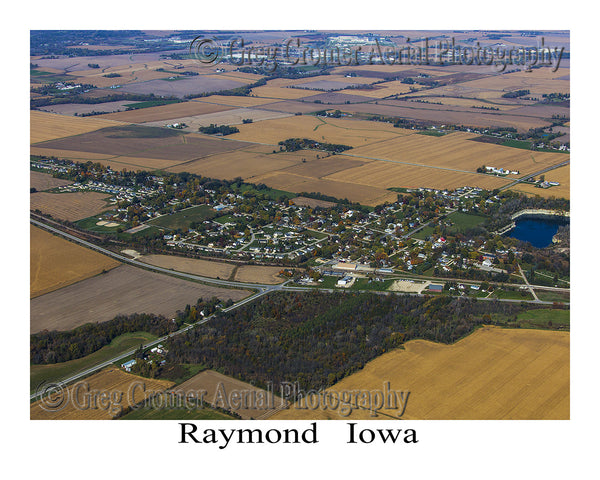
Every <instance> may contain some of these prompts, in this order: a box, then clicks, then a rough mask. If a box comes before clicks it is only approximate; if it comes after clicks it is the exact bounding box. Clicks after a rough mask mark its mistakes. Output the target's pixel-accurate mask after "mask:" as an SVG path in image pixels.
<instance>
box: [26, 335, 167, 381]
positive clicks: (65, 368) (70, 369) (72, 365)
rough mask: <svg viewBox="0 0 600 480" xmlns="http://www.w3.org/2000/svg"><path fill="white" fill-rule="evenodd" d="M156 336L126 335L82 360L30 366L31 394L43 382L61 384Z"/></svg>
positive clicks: (154, 338) (120, 336)
mask: <svg viewBox="0 0 600 480" xmlns="http://www.w3.org/2000/svg"><path fill="white" fill-rule="evenodd" d="M156 338H157V337H156V336H155V335H152V334H150V333H148V332H132V333H124V334H122V335H119V336H118V337H116V338H114V339H113V340H112V342H110V343H109V344H108V345H105V346H104V347H102V348H101V349H100V350H97V351H95V352H94V353H91V354H90V355H87V356H85V357H82V358H77V359H75V360H69V361H67V362H60V363H50V364H43V365H42V364H39V365H30V366H29V388H30V391H31V392H35V391H36V389H37V388H38V387H39V386H40V385H41V384H42V382H59V381H61V380H64V379H66V378H69V377H70V376H72V375H75V374H77V373H79V372H83V371H85V370H87V369H88V368H92V367H94V366H95V365H99V364H101V363H103V362H106V361H107V360H110V359H111V358H114V357H116V356H117V355H120V354H122V353H124V352H127V351H128V350H132V349H135V348H138V347H139V346H140V344H146V343H148V342H150V341H152V340H156Z"/></svg>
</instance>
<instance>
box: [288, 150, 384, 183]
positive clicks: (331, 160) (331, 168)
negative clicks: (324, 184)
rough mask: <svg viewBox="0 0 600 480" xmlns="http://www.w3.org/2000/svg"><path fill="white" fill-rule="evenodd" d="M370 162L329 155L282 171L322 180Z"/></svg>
mask: <svg viewBox="0 0 600 480" xmlns="http://www.w3.org/2000/svg"><path fill="white" fill-rule="evenodd" d="M371 161H372V160H363V159H357V158H352V157H348V156H346V155H331V156H329V157H325V158H318V159H317V158H315V159H312V160H311V159H307V161H306V162H303V163H300V164H298V165H294V166H292V167H289V168H286V169H284V170H283V173H293V174H296V175H303V176H307V177H314V178H323V177H325V176H327V175H331V174H333V173H335V172H339V171H343V170H347V169H349V168H356V167H360V166H362V165H364V164H365V163H370V162H371Z"/></svg>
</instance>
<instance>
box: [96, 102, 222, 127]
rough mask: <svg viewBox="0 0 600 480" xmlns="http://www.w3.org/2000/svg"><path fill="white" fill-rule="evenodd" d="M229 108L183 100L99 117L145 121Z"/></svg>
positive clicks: (133, 121)
mask: <svg viewBox="0 0 600 480" xmlns="http://www.w3.org/2000/svg"><path fill="white" fill-rule="evenodd" d="M229 109H230V107H227V106H222V105H214V104H208V103H200V102H182V103H172V104H170V105H160V106H158V107H148V108H140V109H138V110H130V111H128V112H119V113H109V114H107V115H99V116H98V117H99V118H105V119H109V120H119V121H121V122H131V123H145V122H157V121H161V120H171V119H172V118H178V117H186V116H191V115H204V114H206V113H215V112H222V111H225V110H229Z"/></svg>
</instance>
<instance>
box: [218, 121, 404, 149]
mask: <svg viewBox="0 0 600 480" xmlns="http://www.w3.org/2000/svg"><path fill="white" fill-rule="evenodd" d="M238 128H239V130H240V131H239V133H234V134H233V135H229V138H232V139H234V140H247V141H250V142H260V143H268V144H271V145H276V144H277V143H278V142H280V141H282V140H286V139H288V138H309V139H312V140H316V141H323V142H327V143H337V144H343V145H350V146H352V147H359V146H363V145H370V144H372V143H375V142H379V141H381V140H388V139H391V138H395V137H398V136H403V135H408V134H409V133H412V131H410V130H403V129H401V128H394V126H393V125H391V124H389V123H382V122H370V121H366V120H348V119H338V118H335V119H334V118H328V119H327V120H325V119H321V118H317V117H313V116H308V115H301V116H293V117H288V118H283V119H278V120H265V121H262V122H257V123H249V124H246V125H239V126H238Z"/></svg>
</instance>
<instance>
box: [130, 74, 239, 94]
mask: <svg viewBox="0 0 600 480" xmlns="http://www.w3.org/2000/svg"><path fill="white" fill-rule="evenodd" d="M246 83H248V82H247V81H244V80H242V79H239V78H237V79H235V80H234V79H233V78H226V77H218V76H213V75H210V76H209V75H199V76H197V77H190V78H181V79H177V80H169V79H157V80H148V81H143V82H136V83H129V84H127V85H123V86H122V87H121V88H119V91H122V92H126V93H138V94H145V95H149V94H151V93H153V94H154V95H157V96H164V97H178V98H183V97H184V96H186V95H198V94H202V93H210V92H215V93H216V92H219V91H221V90H230V89H233V88H239V87H241V86H243V85H245V84H246Z"/></svg>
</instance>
